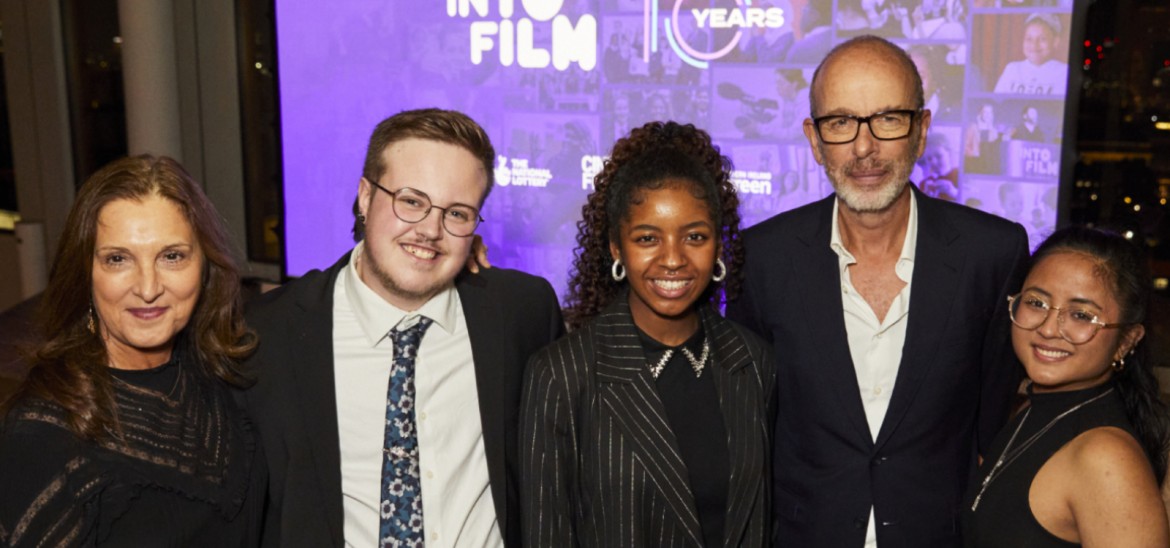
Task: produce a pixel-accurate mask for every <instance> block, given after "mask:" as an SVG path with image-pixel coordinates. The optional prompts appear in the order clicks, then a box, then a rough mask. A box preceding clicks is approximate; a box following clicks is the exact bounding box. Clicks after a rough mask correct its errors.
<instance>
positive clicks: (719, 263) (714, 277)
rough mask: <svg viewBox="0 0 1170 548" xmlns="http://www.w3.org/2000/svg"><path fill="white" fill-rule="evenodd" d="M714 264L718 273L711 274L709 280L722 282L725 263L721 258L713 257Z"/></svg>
mask: <svg viewBox="0 0 1170 548" xmlns="http://www.w3.org/2000/svg"><path fill="white" fill-rule="evenodd" d="M715 266H716V267H717V268H718V270H719V273H718V274H713V275H712V276H711V281H713V282H716V283H719V282H722V281H723V279H724V278H726V277H727V265H725V264H723V259H719V258H716V259H715Z"/></svg>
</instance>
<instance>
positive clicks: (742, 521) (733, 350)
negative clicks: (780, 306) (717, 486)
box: [703, 309, 768, 546]
mask: <svg viewBox="0 0 1170 548" xmlns="http://www.w3.org/2000/svg"><path fill="white" fill-rule="evenodd" d="M703 329H704V330H705V331H706V332H707V334H708V336H709V337H710V338H711V341H712V342H713V347H712V363H713V367H712V368H711V373H712V375H713V376H714V380H715V390H716V392H717V393H718V395H719V408H720V411H722V413H723V423H724V425H725V427H726V428H727V439H728V448H727V449H728V463H729V465H730V470H729V472H730V475H729V477H728V486H727V487H728V489H727V514H726V521H725V523H724V526H723V538H724V545H725V546H738V545H739V544H740V539H742V538H743V535H744V530H745V529H746V527H747V522H748V518H750V517H751V515H752V510H753V508H754V507H755V505H756V503H757V498H756V491H758V490H759V487H760V483H761V481H760V473H761V471H762V470H765V469H766V468H767V465H766V464H765V463H764V462H763V461H764V459H765V458H766V456H767V454H768V450H767V447H765V446H764V443H763V442H764V440H766V439H768V432H767V429H768V428H767V426H768V425H767V421H765V420H764V417H763V416H762V415H763V413H762V410H763V408H764V402H763V401H762V400H761V399H760V395H761V394H760V390H759V379H757V378H753V377H752V376H751V374H750V373H751V371H750V370H749V369H748V368H746V367H744V366H746V365H747V364H749V363H751V355H750V354H749V353H748V350H747V347H746V346H745V345H744V343H743V340H742V339H741V338H740V337H739V336H738V334H737V333H736V332H735V328H734V327H732V326H731V324H730V323H728V322H727V321H726V320H724V319H723V318H720V317H719V316H718V315H717V314H716V313H714V312H709V311H707V310H706V309H704V310H703Z"/></svg>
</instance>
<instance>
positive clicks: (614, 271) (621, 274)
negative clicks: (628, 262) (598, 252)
mask: <svg viewBox="0 0 1170 548" xmlns="http://www.w3.org/2000/svg"><path fill="white" fill-rule="evenodd" d="M609 273H610V274H611V275H613V281H615V282H620V281H622V280H624V279H626V269H625V267H623V266H622V260H621V259H614V261H613V267H611V268H610V269H609Z"/></svg>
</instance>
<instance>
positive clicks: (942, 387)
mask: <svg viewBox="0 0 1170 548" xmlns="http://www.w3.org/2000/svg"><path fill="white" fill-rule="evenodd" d="M923 102H924V100H923V89H922V80H921V78H920V77H919V75H918V72H917V69H916V68H915V65H914V63H913V61H912V60H911V59H910V57H909V56H907V54H906V53H905V52H904V51H903V50H902V49H901V48H899V47H898V46H896V45H894V44H892V43H890V42H888V41H886V40H884V39H881V38H876V37H873V36H862V37H858V38H855V39H852V40H850V41H848V42H845V43H844V44H841V45H840V46H837V47H836V48H835V49H833V50H832V51H831V52H830V53H829V54H828V55H827V56H826V58H825V60H824V61H822V62H821V64H820V66H819V67H818V68H817V71H816V73H815V74H814V76H813V81H812V87H811V93H810V103H811V104H810V106H811V111H812V112H811V118H810V119H806V120H805V122H804V134H805V137H806V138H807V139H808V141H809V144H810V145H811V146H812V152H813V156H814V157H815V159H816V160H817V162H818V163H819V164H821V165H822V166H824V169H825V173H826V175H827V176H828V178H829V180H830V181H831V182H832V184H833V188H834V190H835V191H836V193H835V194H834V195H832V196H830V197H828V198H826V199H824V200H821V201H819V202H816V203H813V204H810V205H808V206H805V207H802V208H799V209H796V210H793V211H789V212H786V213H783V214H780V215H777V216H776V217H773V218H772V219H769V220H768V221H765V222H763V223H761V224H759V225H756V226H755V227H753V228H751V229H749V230H747V231H746V232H745V233H744V241H745V245H746V248H747V262H746V265H745V267H744V268H745V282H744V289H743V291H742V292H741V296H740V298H739V299H738V300H736V301H734V302H732V303H731V304H730V305H729V306H728V316H729V317H731V318H733V319H735V320H738V321H740V322H742V323H743V324H745V325H747V326H748V327H750V328H752V329H754V330H755V331H756V332H757V333H759V334H760V335H761V336H763V337H764V338H765V339H766V340H767V341H769V342H770V343H771V344H773V345H774V347H775V355H776V356H777V361H778V363H777V378H778V379H779V386H778V390H779V395H778V397H777V402H778V404H779V412H778V419H777V422H776V426H775V435H774V443H775V449H774V452H773V455H774V457H773V458H774V481H775V497H774V499H773V509H774V511H775V514H776V520H777V527H776V531H777V539H776V541H777V542H778V543H779V544H781V545H785V546H832V547H845V548H861V547H862V546H882V547H896V546H931V547H948V546H959V545H960V539H959V537H958V525H957V521H956V520H957V517H958V515H959V508H960V505H961V499H962V496H963V492H964V490H965V488H966V486H967V481H968V477H969V475H970V474H971V472H972V471H973V470H974V467H975V464H976V461H977V457H978V455H979V453H980V452H982V451H985V450H986V448H987V446H988V444H989V443H990V442H991V441H992V439H993V437H994V436H995V434H996V433H997V432H998V431H999V428H1000V427H1001V426H1003V424H1004V422H1005V420H1006V418H1007V413H1008V408H1009V404H1010V401H1011V398H1012V395H1013V393H1014V391H1015V389H1016V387H1017V383H1018V367H1019V365H1018V362H1017V361H1016V359H1015V357H1014V355H1013V353H1012V349H1011V345H1010V344H1009V341H1008V325H1009V323H1008V318H1007V308H1006V307H1004V306H1003V305H1002V303H1004V301H1005V299H1006V297H1007V295H1008V294H1009V293H1014V292H1015V291H1017V290H1018V288H1019V284H1020V281H1021V280H1022V278H1023V269H1024V268H1025V266H1026V265H1025V262H1026V259H1027V256H1028V251H1027V236H1026V234H1025V232H1024V229H1023V227H1021V226H1020V225H1018V224H1016V223H1012V222H1009V221H1005V220H1003V219H999V218H997V217H993V216H991V215H988V214H985V213H981V212H979V211H976V210H973V209H969V208H966V207H963V206H959V205H956V204H951V203H947V202H943V201H941V200H937V199H934V198H930V197H929V196H926V195H925V194H923V193H922V192H921V191H919V190H918V189H917V188H915V187H914V186H913V185H911V184H910V181H909V177H910V173H911V171H912V169H913V167H914V162H915V161H916V160H917V159H918V158H919V157H920V156H921V155H922V153H923V150H924V148H925V143H926V135H927V132H928V131H929V129H930V124H931V113H930V111H929V110H925V109H924V108H923Z"/></svg>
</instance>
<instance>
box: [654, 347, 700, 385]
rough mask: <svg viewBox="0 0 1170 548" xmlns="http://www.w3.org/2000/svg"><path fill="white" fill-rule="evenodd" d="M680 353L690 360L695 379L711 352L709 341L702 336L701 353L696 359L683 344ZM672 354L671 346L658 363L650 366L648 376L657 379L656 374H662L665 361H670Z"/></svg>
mask: <svg viewBox="0 0 1170 548" xmlns="http://www.w3.org/2000/svg"><path fill="white" fill-rule="evenodd" d="M682 353H683V355H684V356H686V357H687V361H689V362H691V369H693V370H694V371H695V378H696V379H697V378H699V375H702V374H703V366H704V365H706V364H707V357H708V356H710V354H711V344H710V341H709V340H708V339H707V338H706V337H703V353H702V354H701V355H700V356H699V357H698V358H697V359H696V358H695V355H694V354H692V353H691V351H690V350H688V349H687V348H686V347H685V346H684V347H683V348H682ZM673 355H674V349H673V348H671V349H669V350H667V351H666V353H665V354H663V355H662V358H661V359H660V360H658V363H656V364H654V365H651V366H650V376H651V377H654V378H655V379H658V375H661V374H662V370H663V368H665V367H666V363H667V362H669V361H670V357H671V356H673Z"/></svg>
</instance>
